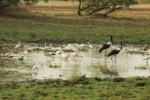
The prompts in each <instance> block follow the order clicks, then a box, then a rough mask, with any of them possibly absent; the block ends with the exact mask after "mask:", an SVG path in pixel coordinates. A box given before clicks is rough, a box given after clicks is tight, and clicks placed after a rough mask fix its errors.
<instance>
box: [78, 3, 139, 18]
mask: <svg viewBox="0 0 150 100" xmlns="http://www.w3.org/2000/svg"><path fill="white" fill-rule="evenodd" d="M136 3H137V2H136V0H79V9H78V15H81V14H82V13H83V12H84V13H85V14H88V15H94V14H100V15H104V16H107V15H108V14H110V13H112V12H114V11H116V10H119V9H122V8H125V7H129V6H130V5H133V4H136Z"/></svg>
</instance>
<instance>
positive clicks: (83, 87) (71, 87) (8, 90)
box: [0, 78, 150, 100]
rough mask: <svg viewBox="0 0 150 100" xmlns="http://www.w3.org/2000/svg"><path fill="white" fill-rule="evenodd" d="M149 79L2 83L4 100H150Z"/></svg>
mask: <svg viewBox="0 0 150 100" xmlns="http://www.w3.org/2000/svg"><path fill="white" fill-rule="evenodd" d="M149 94H150V78H129V79H115V80H107V79H106V80H101V79H96V78H95V79H86V78H80V79H78V80H72V81H62V80H47V81H45V82H40V81H29V82H22V83H17V82H2V81H1V82H0V99H1V100H148V99H149V98H150V95H149Z"/></svg>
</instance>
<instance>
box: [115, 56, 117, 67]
mask: <svg viewBox="0 0 150 100" xmlns="http://www.w3.org/2000/svg"><path fill="white" fill-rule="evenodd" d="M116 65H117V56H116V55H115V67H117V66H116Z"/></svg>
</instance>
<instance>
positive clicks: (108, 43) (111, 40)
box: [99, 36, 113, 53]
mask: <svg viewBox="0 0 150 100" xmlns="http://www.w3.org/2000/svg"><path fill="white" fill-rule="evenodd" d="M112 43H113V37H112V36H110V42H107V43H105V44H103V45H102V47H101V48H100V49H99V53H101V52H102V51H103V50H105V49H108V48H110V46H111V45H112Z"/></svg>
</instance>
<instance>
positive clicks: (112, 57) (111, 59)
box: [111, 57, 113, 67]
mask: <svg viewBox="0 0 150 100" xmlns="http://www.w3.org/2000/svg"><path fill="white" fill-rule="evenodd" d="M111 62H112V67H113V57H111Z"/></svg>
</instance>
